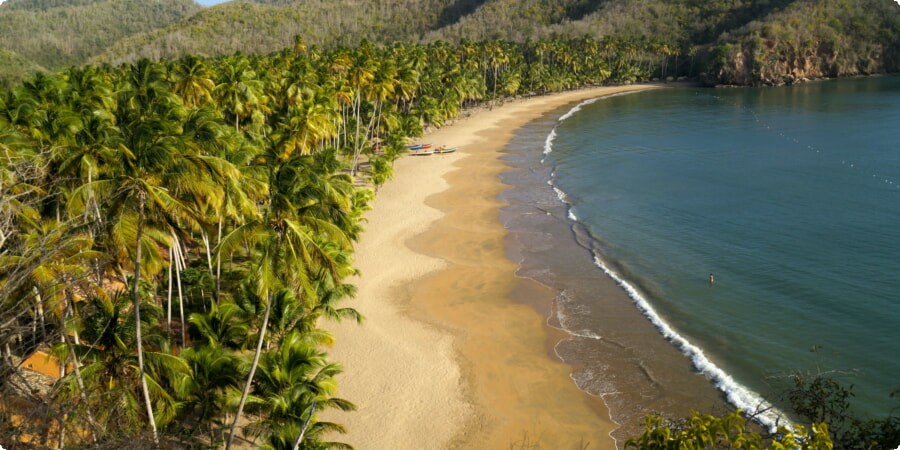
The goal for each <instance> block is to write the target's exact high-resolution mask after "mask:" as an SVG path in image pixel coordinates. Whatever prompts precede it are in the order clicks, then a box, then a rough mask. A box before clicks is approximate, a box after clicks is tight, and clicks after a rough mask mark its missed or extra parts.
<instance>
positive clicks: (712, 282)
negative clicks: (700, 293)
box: [709, 272, 716, 286]
mask: <svg viewBox="0 0 900 450" xmlns="http://www.w3.org/2000/svg"><path fill="white" fill-rule="evenodd" d="M715 282H716V279H715V278H714V277H713V274H712V272H710V273H709V285H710V286H712V285H713V284H715Z"/></svg>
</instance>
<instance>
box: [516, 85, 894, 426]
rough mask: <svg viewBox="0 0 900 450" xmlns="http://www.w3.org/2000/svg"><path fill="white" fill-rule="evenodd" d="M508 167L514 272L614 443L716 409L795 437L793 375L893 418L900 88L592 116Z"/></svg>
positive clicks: (816, 88)
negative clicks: (824, 383)
mask: <svg viewBox="0 0 900 450" xmlns="http://www.w3.org/2000/svg"><path fill="white" fill-rule="evenodd" d="M504 160H505V161H506V163H507V164H508V165H509V166H510V169H509V171H508V172H506V173H505V174H503V176H502V179H503V181H504V183H506V184H508V185H509V189H508V190H507V191H505V192H504V193H503V194H502V195H501V198H502V199H503V200H504V201H505V202H507V203H508V204H509V206H507V207H506V208H504V210H503V212H502V214H501V219H502V220H503V221H504V225H505V226H506V227H507V229H508V230H509V231H510V236H511V237H510V244H511V249H512V250H510V257H512V258H515V259H516V260H517V261H519V264H520V268H519V276H521V277H523V278H529V279H533V280H535V281H538V282H540V283H543V284H545V285H547V286H550V287H552V288H553V289H554V291H555V292H557V293H558V294H557V297H556V298H555V299H552V303H553V310H552V313H551V314H550V316H549V317H548V324H549V325H551V326H554V327H557V328H560V329H562V330H564V331H565V332H566V333H567V335H568V336H569V337H568V338H567V339H564V340H563V341H562V342H560V343H559V344H558V345H556V347H555V349H554V353H555V354H556V356H558V357H559V358H561V359H563V360H564V361H566V362H568V363H570V364H572V365H573V367H574V369H573V374H572V378H573V381H574V382H575V383H577V384H578V386H579V387H581V388H582V389H583V390H585V391H586V392H588V393H590V394H593V395H598V396H601V397H603V398H604V399H605V400H606V403H607V405H608V406H609V407H610V410H611V415H612V418H613V419H614V420H615V421H616V422H618V423H620V424H622V425H623V431H622V432H621V435H620V436H619V437H624V436H627V435H629V433H631V434H633V433H634V432H636V431H639V430H640V428H641V418H642V417H643V416H644V415H645V414H648V413H661V414H663V415H669V416H679V415H681V416H683V415H687V414H689V412H690V411H691V410H701V411H702V410H704V409H718V411H705V412H722V411H723V410H724V409H723V407H722V406H721V405H720V406H716V405H717V404H718V403H717V401H720V402H721V404H727V405H731V406H730V407H739V408H741V409H743V410H745V411H751V412H754V413H755V416H756V418H757V421H759V422H760V423H761V424H762V425H764V426H765V427H768V428H774V427H776V426H777V425H782V424H786V423H788V422H789V421H791V420H793V419H794V417H792V415H791V413H790V408H789V402H788V401H787V396H786V393H787V392H788V390H789V389H790V388H791V386H792V384H791V383H792V382H791V380H792V379H793V378H792V377H793V376H795V375H802V376H815V375H818V374H823V375H827V376H830V377H833V378H835V379H837V380H839V381H841V382H843V383H845V384H846V385H847V386H850V385H852V392H853V394H854V397H853V398H852V399H851V403H852V408H853V409H854V412H855V413H857V414H860V415H863V416H867V417H883V416H885V415H887V414H890V413H891V412H894V413H897V411H898V410H900V399H892V398H891V397H890V394H891V392H892V391H894V390H897V389H900V77H876V78H861V79H850V80H835V81H820V82H811V83H806V84H800V85H795V86H788V87H765V88H738V89H728V88H726V89H711V88H692V87H673V88H669V89H658V90H650V91H642V92H637V93H630V94H625V95H613V96H609V97H605V98H597V99H591V100H589V101H586V102H584V103H581V104H579V105H575V106H574V107H572V106H568V107H566V108H564V109H561V110H558V111H554V112H553V113H551V114H549V115H547V116H545V117H544V118H542V119H540V120H537V121H535V122H533V123H531V124H530V125H529V126H527V127H525V128H523V129H521V130H520V131H519V132H518V134H517V135H516V136H515V138H514V139H513V140H512V142H511V143H510V144H509V146H508V147H507V148H506V155H505V156H504ZM629 310H630V312H629ZM671 354H676V355H677V356H674V357H673V356H671ZM682 372H683V373H682ZM710 391H713V392H714V393H710ZM715 397H718V399H716V398H715ZM725 409H727V408H725Z"/></svg>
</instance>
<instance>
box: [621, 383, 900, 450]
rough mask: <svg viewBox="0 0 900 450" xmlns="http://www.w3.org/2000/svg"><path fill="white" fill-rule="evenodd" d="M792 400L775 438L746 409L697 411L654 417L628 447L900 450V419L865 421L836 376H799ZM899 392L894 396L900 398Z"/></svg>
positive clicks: (790, 395)
mask: <svg viewBox="0 0 900 450" xmlns="http://www.w3.org/2000/svg"><path fill="white" fill-rule="evenodd" d="M789 380H790V383H791V385H790V387H789V388H788V389H787V390H786V392H785V397H786V401H787V402H788V404H789V405H790V407H791V412H792V413H793V414H794V417H796V419H795V420H796V423H795V424H794V425H792V426H781V427H778V430H777V431H776V432H775V433H773V434H764V435H761V434H760V433H759V432H755V431H750V430H749V428H750V427H751V424H750V423H749V421H750V420H751V419H752V416H747V415H745V414H743V412H742V411H740V410H738V411H734V412H732V413H729V414H726V415H723V416H721V417H716V416H712V415H702V414H699V413H694V414H693V415H692V416H691V417H690V418H688V419H681V420H669V419H665V418H663V417H660V416H657V415H649V416H647V417H646V418H645V420H644V426H645V429H644V432H643V433H642V434H641V435H640V436H635V437H633V438H631V439H629V440H628V441H626V442H625V448H626V449H711V448H745V449H761V448H768V449H822V450H830V449H832V448H836V449H860V450H863V449H871V450H874V449H884V450H892V449H895V448H897V446H900V416H897V415H894V414H891V415H888V416H887V417H883V418H878V419H862V418H860V417H859V416H857V415H856V414H854V413H853V412H852V411H851V405H850V398H852V397H853V386H849V387H848V386H845V385H844V384H842V383H841V382H839V381H837V379H835V378H833V377H832V376H831V375H830V374H823V373H817V374H806V373H799V372H797V373H794V374H791V376H790V377H789ZM897 395H898V393H897V392H894V393H892V394H891V397H892V398H894V397H897Z"/></svg>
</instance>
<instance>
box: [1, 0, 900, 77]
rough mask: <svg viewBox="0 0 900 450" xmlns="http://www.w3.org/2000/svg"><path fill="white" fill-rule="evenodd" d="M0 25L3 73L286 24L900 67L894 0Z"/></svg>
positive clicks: (773, 63)
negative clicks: (585, 41)
mask: <svg viewBox="0 0 900 450" xmlns="http://www.w3.org/2000/svg"><path fill="white" fill-rule="evenodd" d="M411 11H412V12H414V13H410V12H411ZM0 29H2V30H4V32H3V33H0V52H3V51H5V52H9V53H10V54H15V55H17V57H16V58H12V57H10V56H6V57H4V58H5V61H4V62H6V61H9V64H3V65H2V66H0V80H3V79H6V80H21V79H22V77H23V76H24V75H23V74H24V73H28V72H29V71H31V70H33V69H38V70H40V69H41V68H44V69H47V70H58V69H61V68H63V67H65V66H68V65H73V64H74V65H77V64H82V63H85V62H88V61H91V62H94V63H111V64H119V63H123V62H134V61H137V60H138V59H140V58H149V59H151V60H160V59H173V58H178V57H181V56H183V55H187V54H195V55H202V56H225V55H230V54H233V53H236V52H242V53H245V54H264V53H269V52H273V51H277V50H278V49H281V48H284V47H286V46H289V45H290V44H291V40H292V39H293V37H294V36H296V35H300V36H303V37H304V39H306V41H307V42H308V43H309V44H310V45H317V46H321V47H326V48H332V47H334V46H355V45H357V44H358V43H359V42H361V41H362V40H364V39H365V40H368V41H370V42H373V43H381V44H390V43H393V42H396V41H405V42H419V43H427V42H433V41H437V40H445V41H448V42H454V43H458V42H461V41H463V40H467V41H482V40H509V41H514V42H525V41H528V40H537V39H549V38H556V37H563V38H581V37H584V36H590V37H592V38H594V39H596V40H601V39H604V38H605V39H611V38H612V39H617V40H626V41H628V42H630V43H634V44H635V45H632V48H639V49H643V50H642V54H641V55H640V57H642V58H657V59H665V60H666V63H667V64H666V65H667V66H671V71H670V72H671V75H672V76H674V77H678V76H685V77H689V78H695V79H699V80H702V81H704V82H705V83H707V84H711V85H715V84H738V85H761V84H785V83H793V82H796V81H801V80H803V79H804V78H807V79H814V78H822V77H837V76H849V75H865V74H874V73H887V72H897V71H898V70H900V6H898V5H897V4H896V3H895V2H892V1H890V0H559V1H547V0H453V1H450V0H399V1H390V2H388V1H360V0H335V1H326V0H252V1H251V0H235V1H231V2H228V3H224V4H221V5H218V6H215V7H212V8H201V7H199V6H197V5H196V4H194V3H193V2H191V1H189V0H158V1H155V2H141V1H136V0H134V1H132V0H127V1H122V0H119V1H115V0H7V1H6V2H5V3H3V4H2V5H0ZM7 30H8V31H7ZM637 44H640V45H637ZM0 54H4V53H0ZM667 72H668V71H667Z"/></svg>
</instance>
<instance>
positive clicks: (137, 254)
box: [132, 192, 159, 446]
mask: <svg viewBox="0 0 900 450" xmlns="http://www.w3.org/2000/svg"><path fill="white" fill-rule="evenodd" d="M146 201H147V194H145V193H143V192H141V193H140V194H138V223H137V239H136V240H137V246H136V248H135V250H134V280H132V283H133V284H134V289H133V295H134V297H133V298H132V308H133V309H134V338H135V342H136V344H137V355H138V371H139V375H140V380H141V391H142V392H143V393H144V406H146V408H147V419H148V420H149V422H150V429H151V430H152V431H153V442H154V443H155V444H156V445H157V446H159V435H158V434H157V432H156V420H155V419H154V416H153V403H152V402H150V389H149V388H148V387H147V379H146V378H145V373H144V349H143V347H144V342H143V338H142V337H141V292H140V281H141V239H142V238H143V234H144V203H145V202H146Z"/></svg>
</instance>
